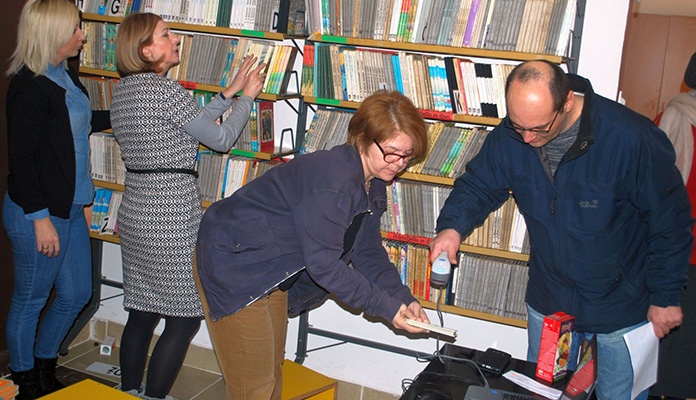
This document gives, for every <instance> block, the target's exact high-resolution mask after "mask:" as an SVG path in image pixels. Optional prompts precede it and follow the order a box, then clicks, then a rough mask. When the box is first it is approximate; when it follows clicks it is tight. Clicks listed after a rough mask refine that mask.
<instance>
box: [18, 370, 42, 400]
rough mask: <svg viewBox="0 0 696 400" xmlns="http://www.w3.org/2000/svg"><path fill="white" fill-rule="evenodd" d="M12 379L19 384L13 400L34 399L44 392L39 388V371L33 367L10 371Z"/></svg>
mask: <svg viewBox="0 0 696 400" xmlns="http://www.w3.org/2000/svg"><path fill="white" fill-rule="evenodd" d="M10 373H11V375H12V381H13V382H14V383H15V385H17V386H19V393H18V394H17V397H15V400H34V399H38V398H39V397H41V396H43V395H44V394H45V393H44V391H43V390H41V383H40V382H39V371H38V370H37V369H36V366H34V368H32V369H30V370H28V371H12V370H10Z"/></svg>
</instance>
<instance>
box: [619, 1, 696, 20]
mask: <svg viewBox="0 0 696 400" xmlns="http://www.w3.org/2000/svg"><path fill="white" fill-rule="evenodd" d="M631 1H633V12H636V13H641V14H659V15H683V16H689V17H696V0H631Z"/></svg>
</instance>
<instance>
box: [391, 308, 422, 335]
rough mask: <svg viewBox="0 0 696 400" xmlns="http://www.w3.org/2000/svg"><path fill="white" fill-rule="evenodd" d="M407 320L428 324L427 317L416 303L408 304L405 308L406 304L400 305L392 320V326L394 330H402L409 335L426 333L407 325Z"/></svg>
mask: <svg viewBox="0 0 696 400" xmlns="http://www.w3.org/2000/svg"><path fill="white" fill-rule="evenodd" d="M407 319H415V320H416V321H421V322H426V323H430V320H429V319H428V316H427V315H426V314H425V311H424V310H423V308H422V307H421V305H420V303H418V302H417V301H414V302H413V303H411V304H409V306H408V307H406V304H402V305H401V307H399V312H397V313H396V316H395V317H394V319H393V320H392V325H394V327H395V328H398V329H403V330H405V331H408V332H411V333H423V332H427V331H426V330H425V329H421V328H416V327H415V326H411V325H409V324H408V323H407V322H406V320H407Z"/></svg>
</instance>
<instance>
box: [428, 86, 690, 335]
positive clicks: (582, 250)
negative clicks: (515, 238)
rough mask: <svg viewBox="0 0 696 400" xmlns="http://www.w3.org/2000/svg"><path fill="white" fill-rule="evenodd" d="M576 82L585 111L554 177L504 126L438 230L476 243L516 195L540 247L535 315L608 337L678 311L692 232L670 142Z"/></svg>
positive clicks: (531, 289)
mask: <svg viewBox="0 0 696 400" xmlns="http://www.w3.org/2000/svg"><path fill="white" fill-rule="evenodd" d="M569 76H570V78H571V82H572V86H573V90H574V91H575V92H580V93H582V94H584V106H583V110H582V114H581V116H580V132H579V133H578V137H577V140H576V141H575V143H574V144H573V145H572V146H571V148H570V149H569V150H568V152H567V153H566V154H565V156H564V157H563V159H562V160H561V163H560V165H559V166H558V169H557V170H556V173H555V176H553V177H550V176H549V175H547V173H546V170H545V168H544V166H543V164H542V162H541V161H540V158H539V152H538V149H534V148H533V147H531V146H529V145H527V144H525V143H524V142H523V141H522V139H521V137H520V135H518V134H517V133H515V132H514V131H513V130H511V129H507V128H505V127H504V126H503V125H502V124H501V125H499V126H498V127H496V128H495V129H494V130H493V131H492V132H491V133H490V134H489V135H488V137H487V139H486V141H485V143H484V145H483V147H482V149H481V152H480V153H479V154H478V155H477V156H476V157H475V158H474V159H473V160H472V161H471V162H470V163H469V164H468V165H467V172H466V173H465V174H463V175H462V176H460V177H459V178H458V179H457V180H456V181H455V186H454V190H453V191H452V193H451V195H450V196H449V198H448V199H447V201H446V203H445V205H444V207H443V209H442V212H441V214H440V217H439V218H438V224H437V230H438V231H441V230H443V229H447V228H453V229H455V230H457V231H458V232H459V233H460V234H462V236H463V237H464V236H466V235H467V234H469V233H470V232H471V230H472V229H473V228H474V227H476V226H477V225H479V224H481V223H482V221H483V220H484V219H485V217H486V216H487V215H488V214H489V213H490V212H491V211H493V210H494V209H496V208H497V207H498V206H500V205H501V204H502V203H503V201H504V200H505V199H507V198H508V196H509V191H510V190H511V191H512V192H513V195H514V197H515V200H516V201H517V204H518V206H519V209H520V212H521V213H522V214H523V215H524V218H525V222H526V223H527V228H528V231H529V236H530V243H531V254H530V262H529V283H528V286H527V294H526V301H527V303H528V304H529V305H531V306H532V307H533V308H534V309H535V310H537V311H539V312H541V313H542V314H551V313H554V312H557V311H565V312H567V313H569V314H571V315H574V316H575V318H576V327H577V329H578V330H579V331H584V332H595V333H607V332H613V331H615V330H617V329H620V328H625V327H628V326H631V325H634V324H637V323H639V322H641V321H644V320H645V319H646V313H647V310H648V307H649V305H651V304H652V305H656V306H660V307H666V306H669V305H679V300H680V296H681V293H682V291H683V289H684V285H685V284H686V268H687V266H688V263H689V252H690V249H691V242H692V236H691V226H692V223H693V221H692V218H691V214H690V206H689V199H688V197H687V193H686V189H685V188H684V185H683V183H682V180H681V177H680V175H679V171H678V170H677V168H676V167H675V166H674V161H675V155H674V150H673V148H672V145H671V143H670V142H669V140H668V139H667V137H666V135H665V134H664V133H663V132H662V131H661V130H659V129H658V128H657V127H655V125H654V124H653V123H652V122H651V121H650V120H649V119H647V118H645V117H643V116H640V115H638V114H636V113H634V112H633V111H631V110H629V109H628V108H626V107H624V106H622V105H620V104H618V103H616V102H613V101H611V100H608V99H606V98H603V97H601V96H599V95H596V94H595V93H594V92H593V91H592V86H591V85H590V82H589V81H588V80H586V79H584V78H582V77H579V76H577V75H569Z"/></svg>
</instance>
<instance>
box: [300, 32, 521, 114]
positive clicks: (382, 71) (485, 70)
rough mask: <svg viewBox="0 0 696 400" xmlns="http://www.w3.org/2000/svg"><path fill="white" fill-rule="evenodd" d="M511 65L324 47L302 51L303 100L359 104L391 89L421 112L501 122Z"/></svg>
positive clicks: (382, 51)
mask: <svg viewBox="0 0 696 400" xmlns="http://www.w3.org/2000/svg"><path fill="white" fill-rule="evenodd" d="M513 68H514V65H511V64H503V63H483V62H473V61H471V60H469V59H465V58H458V57H449V56H447V57H443V56H436V55H425V54H418V53H408V52H405V51H385V50H375V49H367V48H359V47H354V46H345V45H335V44H329V43H314V44H311V43H307V44H305V46H304V56H303V66H302V85H301V93H302V94H303V95H304V96H310V97H318V98H326V99H334V100H343V101H352V102H361V101H363V100H364V99H365V98H366V97H367V96H369V95H370V94H372V93H374V92H375V91H376V90H379V89H387V90H397V91H399V92H401V93H403V94H404V95H405V96H407V97H408V98H410V99H411V101H413V103H414V105H415V106H416V107H418V108H420V109H423V110H433V111H438V112H445V113H455V114H465V115H474V116H484V117H493V118H503V117H504V116H505V114H506V107H505V90H504V88H505V80H506V79H507V77H508V75H509V74H510V72H511V71H512V69H513Z"/></svg>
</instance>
